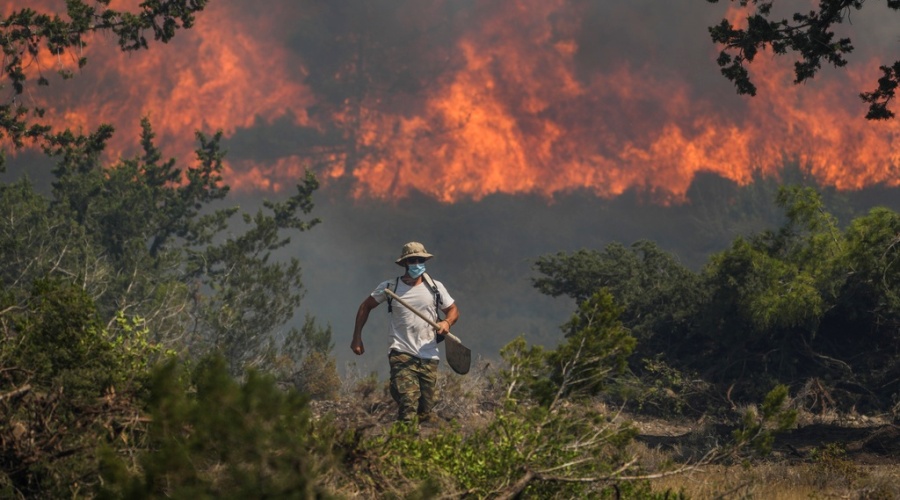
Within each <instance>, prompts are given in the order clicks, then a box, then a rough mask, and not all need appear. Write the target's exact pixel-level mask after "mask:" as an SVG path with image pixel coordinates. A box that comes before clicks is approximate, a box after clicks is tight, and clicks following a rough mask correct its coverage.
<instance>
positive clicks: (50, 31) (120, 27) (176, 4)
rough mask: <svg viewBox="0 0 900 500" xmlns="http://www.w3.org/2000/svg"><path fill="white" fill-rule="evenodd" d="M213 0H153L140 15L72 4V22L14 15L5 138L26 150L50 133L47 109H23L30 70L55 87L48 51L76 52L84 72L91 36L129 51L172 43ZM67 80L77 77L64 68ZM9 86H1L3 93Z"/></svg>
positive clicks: (6, 21) (0, 43)
mask: <svg viewBox="0 0 900 500" xmlns="http://www.w3.org/2000/svg"><path fill="white" fill-rule="evenodd" d="M207 1H208V0H149V1H145V2H141V4H140V7H139V9H138V10H136V11H124V10H115V9H111V8H109V4H110V0H99V1H97V2H91V3H89V2H85V1H82V0H67V1H66V16H65V17H67V19H64V18H63V17H61V16H60V15H59V14H58V13H41V12H37V11H36V10H34V9H31V8H22V9H19V10H16V11H13V12H12V13H11V14H10V15H9V16H7V17H5V18H2V19H0V49H2V51H3V56H4V64H3V78H4V79H5V80H6V81H7V82H8V84H9V85H11V86H12V90H13V99H12V100H11V102H7V103H2V104H0V139H4V138H8V139H9V140H10V141H11V142H12V143H13V145H15V146H17V147H20V146H22V145H23V144H24V141H25V140H31V139H40V138H42V137H43V136H44V135H45V134H47V133H49V132H50V128H49V127H48V126H46V125H42V124H40V123H31V122H32V120H33V119H35V118H37V119H40V117H41V116H43V114H44V110H42V109H40V108H35V109H30V108H28V107H27V106H24V105H22V102H21V97H20V96H22V94H24V93H25V91H26V88H27V85H28V84H29V83H30V82H29V73H28V72H27V71H26V68H29V69H30V68H35V67H36V68H37V85H38V86H46V85H50V80H49V78H48V76H49V75H47V74H46V73H45V71H46V69H45V68H43V67H42V66H41V64H40V61H41V59H40V55H41V52H42V51H47V52H48V53H49V54H51V55H53V56H55V57H54V59H57V58H62V56H66V57H67V58H68V54H67V52H71V56H72V57H73V59H75V60H77V66H78V68H82V67H84V66H85V65H86V64H87V62H88V61H87V58H86V57H85V56H84V54H83V52H82V49H83V48H84V47H85V46H87V44H88V41H89V39H90V35H91V34H110V35H111V36H112V38H113V39H114V40H115V41H116V43H117V44H118V45H119V47H120V48H121V50H123V51H126V52H128V51H137V50H141V49H146V48H148V47H149V44H148V38H149V37H152V38H153V40H155V41H158V42H162V43H167V42H168V41H169V40H171V39H172V38H173V37H174V36H175V33H176V31H177V30H178V29H181V28H190V27H191V26H193V24H194V21H195V15H196V14H197V13H198V12H200V11H202V10H203V9H204V7H206V4H207ZM59 73H60V75H61V76H62V77H63V78H72V77H73V76H74V75H75V73H74V72H73V71H72V70H69V69H65V68H62V67H60V68H59ZM5 86H6V85H0V88H3V87H5Z"/></svg>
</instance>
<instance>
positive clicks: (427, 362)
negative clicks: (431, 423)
mask: <svg viewBox="0 0 900 500" xmlns="http://www.w3.org/2000/svg"><path fill="white" fill-rule="evenodd" d="M420 367H421V369H420V370H419V372H418V376H419V380H418V382H419V406H418V408H417V410H418V414H419V421H421V422H425V421H428V420H433V419H434V414H433V413H432V410H433V409H434V405H435V404H437V374H438V360H436V359H423V360H421V363H420Z"/></svg>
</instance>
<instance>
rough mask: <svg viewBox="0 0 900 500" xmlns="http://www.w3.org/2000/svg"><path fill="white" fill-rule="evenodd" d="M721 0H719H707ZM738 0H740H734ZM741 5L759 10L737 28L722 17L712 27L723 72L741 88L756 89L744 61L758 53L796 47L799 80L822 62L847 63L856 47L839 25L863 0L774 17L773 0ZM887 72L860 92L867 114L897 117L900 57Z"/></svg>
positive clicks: (833, 1)
mask: <svg viewBox="0 0 900 500" xmlns="http://www.w3.org/2000/svg"><path fill="white" fill-rule="evenodd" d="M707 1H709V2H711V3H718V1H719V0H707ZM731 1H732V2H734V1H735V0H731ZM737 1H739V3H740V5H741V6H742V7H743V6H747V5H749V4H752V5H754V6H755V11H754V12H753V13H752V14H750V15H748V16H747V27H746V28H738V27H736V26H735V25H734V24H732V23H731V21H729V20H727V19H723V20H722V21H721V22H720V23H719V24H717V25H715V26H712V27H710V28H709V33H710V36H711V37H712V40H713V42H715V43H717V44H721V45H723V46H724V48H723V49H722V51H721V52H720V53H719V57H718V59H717V62H718V64H719V67H720V68H721V71H722V74H723V75H724V76H725V77H726V78H728V79H729V80H731V81H732V82H733V83H734V85H735V87H737V91H738V93H739V94H749V95H755V94H756V86H755V85H754V84H753V82H752V81H751V80H750V75H749V72H748V71H747V68H746V67H745V66H744V65H745V64H749V63H752V62H753V59H754V58H755V57H756V55H757V53H758V52H759V51H760V50H762V49H765V48H771V49H772V52H773V53H775V54H777V55H784V54H787V53H789V52H790V53H796V54H797V55H798V60H797V61H796V62H795V63H794V75H795V79H794V83H797V84H800V83H803V82H805V81H807V80H809V79H811V78H813V77H814V76H815V75H816V73H818V72H819V70H820V69H821V68H822V63H823V62H825V63H829V64H831V65H833V66H835V67H843V66H846V65H847V59H846V58H845V56H846V55H847V54H849V53H851V52H852V51H853V49H854V47H853V45H852V42H851V40H850V39H849V38H839V39H836V38H835V32H834V29H835V25H839V24H842V23H843V22H844V21H845V20H846V19H848V18H849V17H850V14H851V13H852V12H853V11H854V10H860V9H862V8H863V4H864V2H863V1H861V0H826V1H822V2H819V5H818V8H817V10H812V11H810V12H809V13H803V12H797V13H795V14H793V15H792V16H791V19H790V20H788V19H781V20H772V19H771V16H772V7H773V5H774V4H775V2H774V1H773V0H737ZM887 6H888V8H890V9H893V10H900V2H898V1H896V0H888V2H887ZM881 72H882V77H881V78H879V79H878V87H877V88H876V89H875V90H873V91H871V92H863V93H862V94H860V97H861V98H862V100H863V101H864V102H866V103H867V104H868V105H869V111H868V113H867V114H866V118H868V119H870V120H873V119H874V120H883V119H888V118H893V116H894V113H893V112H892V111H891V110H890V109H888V104H890V101H891V100H893V98H894V96H895V93H896V89H897V86H898V85H900V61H898V62H895V63H894V64H892V65H882V66H881Z"/></svg>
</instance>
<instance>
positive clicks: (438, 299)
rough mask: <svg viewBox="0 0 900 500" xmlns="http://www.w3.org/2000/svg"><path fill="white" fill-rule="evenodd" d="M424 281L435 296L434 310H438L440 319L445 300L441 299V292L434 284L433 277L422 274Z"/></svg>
mask: <svg viewBox="0 0 900 500" xmlns="http://www.w3.org/2000/svg"><path fill="white" fill-rule="evenodd" d="M422 279H423V280H424V281H425V284H426V285H428V288H430V289H431V293H432V294H434V308H435V309H436V310H437V314H438V318H440V314H441V304H443V303H444V299H442V298H441V292H440V291H439V290H438V287H437V285H436V284H434V280H433V279H431V276H429V275H428V273H422Z"/></svg>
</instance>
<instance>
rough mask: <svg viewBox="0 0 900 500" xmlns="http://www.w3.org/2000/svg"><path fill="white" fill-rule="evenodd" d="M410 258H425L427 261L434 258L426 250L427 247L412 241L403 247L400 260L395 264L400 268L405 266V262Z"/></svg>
mask: <svg viewBox="0 0 900 500" xmlns="http://www.w3.org/2000/svg"><path fill="white" fill-rule="evenodd" d="M410 257H424V258H425V259H426V260H427V259H430V258H432V257H434V255H431V254H430V253H428V251H426V250H425V245H423V244H421V243H419V242H418V241H410V242H409V243H407V244H405V245H403V249H402V250H400V258H399V259H397V260H395V261H394V262H395V263H396V264H397V265H398V266H402V265H403V261H404V260H406V259H408V258H410Z"/></svg>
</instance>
